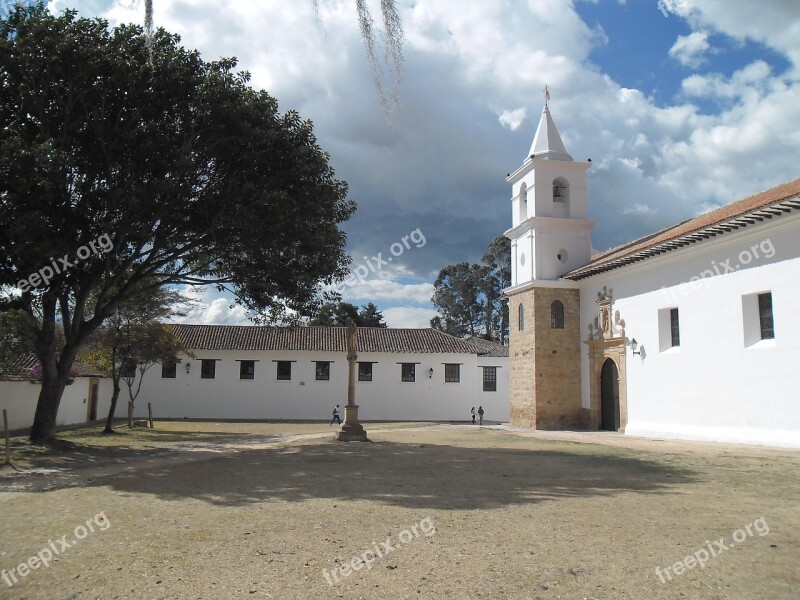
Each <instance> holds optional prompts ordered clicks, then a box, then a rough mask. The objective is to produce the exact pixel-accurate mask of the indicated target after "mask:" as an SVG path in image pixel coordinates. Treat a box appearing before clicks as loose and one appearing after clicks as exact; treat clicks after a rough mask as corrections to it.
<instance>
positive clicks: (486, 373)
mask: <svg viewBox="0 0 800 600" xmlns="http://www.w3.org/2000/svg"><path fill="white" fill-rule="evenodd" d="M483 391H484V392H496V391H497V367H483Z"/></svg>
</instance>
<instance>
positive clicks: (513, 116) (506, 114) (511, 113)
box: [498, 106, 528, 131]
mask: <svg viewBox="0 0 800 600" xmlns="http://www.w3.org/2000/svg"><path fill="white" fill-rule="evenodd" d="M527 116H528V109H526V108H525V107H524V106H523V107H521V108H515V109H514V110H504V111H503V112H502V113H500V115H499V118H498V120H499V121H500V124H501V125H502V126H503V127H505V128H507V129H510V130H511V131H516V130H517V129H519V126H520V125H522V122H523V121H524V120H525V117H527Z"/></svg>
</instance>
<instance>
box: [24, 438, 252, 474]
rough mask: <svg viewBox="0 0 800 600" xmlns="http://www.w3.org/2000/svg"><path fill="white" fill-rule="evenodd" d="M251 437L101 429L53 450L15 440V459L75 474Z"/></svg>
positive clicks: (64, 440) (64, 441)
mask: <svg viewBox="0 0 800 600" xmlns="http://www.w3.org/2000/svg"><path fill="white" fill-rule="evenodd" d="M249 437H250V436H249V435H248V434H246V433H233V432H224V433H216V432H197V431H168V430H158V429H137V430H134V431H133V432H131V431H127V430H124V429H119V430H116V433H115V434H113V435H110V436H107V435H104V434H103V433H101V430H100V429H94V430H91V431H67V433H66V435H63V432H62V438H60V439H59V440H58V441H57V442H56V443H55V445H53V446H39V445H35V444H31V443H30V442H29V441H28V440H27V439H25V438H20V437H17V438H15V439H13V440H12V456H13V461H14V463H16V464H21V465H23V466H24V467H25V468H34V469H36V468H45V469H71V470H74V469H82V468H91V467H95V466H101V465H107V464H127V463H131V462H137V461H141V460H144V459H149V458H154V457H161V456H169V455H170V454H171V453H173V452H174V450H173V449H172V448H170V445H180V444H182V443H186V442H189V443H192V444H198V443H199V444H212V445H213V444H215V443H220V444H222V443H226V442H231V441H235V440H237V439H247V438H249Z"/></svg>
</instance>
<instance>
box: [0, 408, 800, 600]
mask: <svg viewBox="0 0 800 600" xmlns="http://www.w3.org/2000/svg"><path fill="white" fill-rule="evenodd" d="M333 429H334V428H329V427H328V426H327V424H286V423H258V424H256V423H240V424H230V423H225V424H213V423H196V422H188V423H187V422H175V423H169V422H165V423H158V424H157V429H156V430H153V431H149V430H140V431H137V430H134V431H131V432H127V433H125V434H124V435H119V436H111V437H108V436H107V437H102V436H99V435H96V434H94V433H92V432H89V431H88V430H70V431H66V432H63V433H62V434H61V437H62V438H64V439H68V440H72V441H74V442H77V443H78V444H80V445H79V446H77V447H76V448H74V449H71V450H69V451H58V452H54V453H53V452H41V451H34V450H33V449H32V448H30V447H29V446H26V445H25V444H24V443H23V442H22V441H20V440H17V442H18V447H17V448H15V459H16V460H17V462H18V466H20V467H21V468H22V469H23V472H19V471H15V470H11V469H9V468H4V469H3V470H0V515H1V518H0V570H2V572H1V573H0V577H2V579H0V598H14V599H28V600H32V599H39V598H41V599H48V600H67V599H70V600H73V599H74V600H78V599H80V600H87V599H103V600H109V599H113V598H143V599H162V598H163V599H166V598H176V599H208V600H227V599H229V598H230V599H234V598H253V599H259V598H298V599H304V600H305V599H318V598H319V599H326V598H348V599H359V598H361V599H372V598H393V599H394V598H436V599H438V598H443V597H447V598H454V599H470V598H513V599H536V598H541V599H548V600H549V599H556V598H564V599H567V598H569V599H572V598H577V599H582V598H595V599H613V598H633V599H637V600H638V599H650V598H654V599H658V598H687V599H694V598H714V599H728V598H742V599H747V600H752V599H759V598H770V599H771V598H787V599H788V598H791V599H797V598H798V597H800V452H797V451H788V450H774V449H766V448H758V447H753V446H733V445H715V444H695V443H683V442H667V441H655V440H649V441H648V440H640V439H634V438H626V437H624V436H621V435H618V434H606V433H548V432H527V433H526V432H515V431H511V430H509V429H507V428H501V427H472V426H469V425H465V426H459V425H419V424H415V425H409V424H405V425H385V424H367V430H368V432H369V436H370V438H371V440H372V441H371V442H370V443H365V444H364V443H350V444H347V443H341V442H335V441H334V440H333V439H332V430H333ZM122 431H125V430H122ZM65 544H66V545H68V547H66V546H65ZM45 551H47V552H45ZM37 554H38V556H37ZM48 554H50V555H51V557H52V558H49V557H48ZM31 557H37V558H36V559H31V560H29V559H30V558H31ZM43 560H45V561H46V562H48V564H49V566H46V567H45V566H44V564H43V562H42V561H43ZM364 560H366V561H367V562H368V563H369V564H368V566H366V565H365V562H364ZM699 562H703V563H704V565H703V568H701V567H700V564H699ZM21 563H28V567H22V568H20V567H19V565H20V564H21ZM31 567H34V568H33V569H32V570H30V571H29V572H28V570H29V568H31ZM657 569H659V571H657ZM659 573H660V574H659ZM9 582H11V585H9Z"/></svg>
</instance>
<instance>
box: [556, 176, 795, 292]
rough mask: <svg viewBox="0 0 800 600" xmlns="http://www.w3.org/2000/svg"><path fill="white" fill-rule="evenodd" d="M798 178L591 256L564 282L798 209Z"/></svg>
mask: <svg viewBox="0 0 800 600" xmlns="http://www.w3.org/2000/svg"><path fill="white" fill-rule="evenodd" d="M798 195H800V179H795V180H794V181H789V182H787V183H784V184H782V185H779V186H777V187H774V188H771V189H769V190H766V191H763V192H761V193H759V194H755V195H753V196H749V197H747V198H744V199H742V200H739V201H738V202H734V203H732V204H728V205H726V206H722V207H720V208H718V209H716V210H712V211H711V212H707V213H705V214H703V215H700V216H699V217H695V218H694V219H689V220H688V221H683V222H682V223H678V224H677V225H673V226H671V227H667V228H666V229H662V230H661V231H657V232H655V233H651V234H650V235H647V236H644V237H641V238H639V239H637V240H633V241H631V242H628V243H626V244H623V245H621V246H617V247H616V248H611V249H610V250H606V251H604V252H600V253H598V254H595V255H594V256H593V257H592V260H591V261H590V262H589V263H588V264H586V265H584V266H582V267H579V268H577V269H574V270H572V271H570V272H569V273H565V274H564V275H563V277H564V278H566V279H583V278H584V277H589V276H591V275H596V274H597V273H602V272H604V271H610V270H611V269H616V268H619V267H622V266H625V265H628V264H631V263H634V262H638V261H641V260H645V259H647V258H649V257H651V256H655V255H656V254H663V253H664V252H669V251H670V250H675V249H677V248H679V247H682V246H685V245H688V244H692V243H695V242H698V241H700V240H702V239H706V238H708V237H712V236H714V235H720V234H724V233H726V232H728V231H732V230H735V229H739V228H741V227H746V226H747V225H749V224H752V223H755V222H756V221H763V220H764V219H769V218H771V217H772V216H776V215H780V214H784V213H788V212H790V211H792V210H800V199H798Z"/></svg>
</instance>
